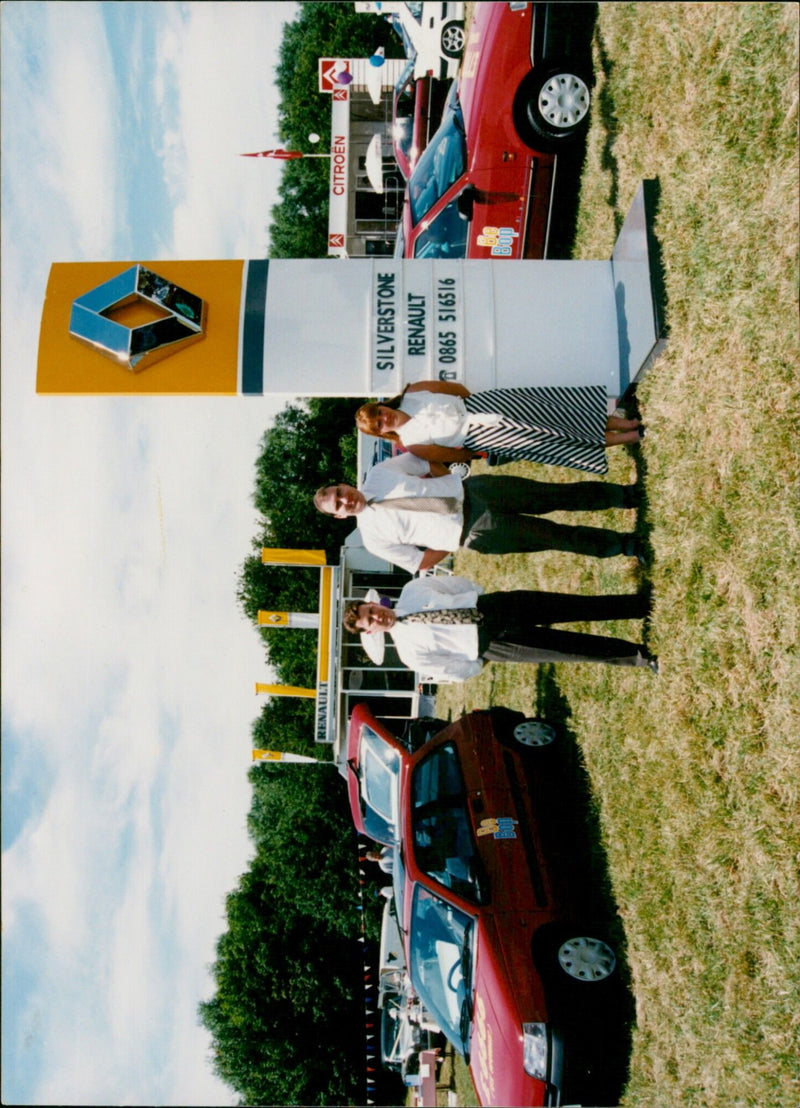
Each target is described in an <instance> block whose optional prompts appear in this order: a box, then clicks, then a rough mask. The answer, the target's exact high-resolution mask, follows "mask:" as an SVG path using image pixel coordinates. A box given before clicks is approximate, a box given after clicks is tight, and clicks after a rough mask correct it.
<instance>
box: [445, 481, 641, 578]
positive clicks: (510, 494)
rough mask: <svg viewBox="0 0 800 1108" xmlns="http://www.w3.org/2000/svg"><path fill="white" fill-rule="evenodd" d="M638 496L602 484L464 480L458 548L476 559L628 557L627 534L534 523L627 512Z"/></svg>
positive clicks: (630, 540) (630, 541)
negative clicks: (562, 554)
mask: <svg viewBox="0 0 800 1108" xmlns="http://www.w3.org/2000/svg"><path fill="white" fill-rule="evenodd" d="M637 503H638V490H636V489H634V488H631V487H626V486H625V485H614V484H611V483H609V482H606V481H573V482H569V483H565V484H562V483H551V482H545V481H531V480H528V479H527V478H525V477H494V476H491V477H488V476H483V477H468V478H467V479H466V480H465V481H464V529H463V531H462V533H461V546H463V547H466V548H467V549H469V550H476V551H478V552H479V553H481V554H514V553H517V554H519V553H526V552H533V551H537V550H566V551H570V552H572V553H575V554H591V555H593V556H594V557H596V558H613V557H614V556H615V555H617V554H627V555H631V556H632V555H633V554H634V553H635V551H636V539H635V536H634V535H633V534H624V533H621V532H619V531H610V530H607V529H606V528H604V527H584V526H572V525H569V524H563V523H554V522H553V521H552V520H549V519H539V518H538V516H539V514H542V513H546V512H557V511H572V512H588V511H598V510H602V509H605V508H633V507H635V506H636V504H637Z"/></svg>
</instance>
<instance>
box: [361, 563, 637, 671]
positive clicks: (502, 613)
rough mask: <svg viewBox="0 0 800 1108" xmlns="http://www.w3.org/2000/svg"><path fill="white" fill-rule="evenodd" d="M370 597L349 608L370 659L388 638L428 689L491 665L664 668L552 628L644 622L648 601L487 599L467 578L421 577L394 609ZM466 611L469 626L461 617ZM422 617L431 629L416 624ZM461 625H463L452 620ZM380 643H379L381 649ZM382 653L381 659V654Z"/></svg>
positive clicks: (559, 596) (553, 596)
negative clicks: (595, 622)
mask: <svg viewBox="0 0 800 1108" xmlns="http://www.w3.org/2000/svg"><path fill="white" fill-rule="evenodd" d="M377 595H378V594H377V593H375V592H374V591H371V592H370V594H368V598H367V599H366V600H364V601H350V602H349V603H348V604H347V605H346V607H345V611H344V619H343V622H344V627H345V630H347V631H350V632H360V633H361V635H362V640H363V637H364V636H365V635H366V636H369V639H370V640H371V641H370V643H369V646H370V651H369V652H370V655H371V657H372V658H373V659H374V660H377V658H379V657H380V656H381V655H382V647H381V645H380V643H381V640H382V636H383V635H384V634H385V633H386V632H389V634H390V635H391V636H392V639H393V640H394V644H395V646H396V647H397V653H398V654H399V655H400V660H401V661H402V662H403V664H404V665H407V666H408V668H409V669H413V670H415V671H416V672H417V673H419V675H420V678H421V680H423V681H435V682H437V683H449V682H453V681H466V680H467V679H468V678H469V677H474V676H475V674H477V673H480V671H481V669H482V668H483V666H484V663H485V662H487V661H498V662H605V663H606V664H607V665H616V666H646V667H648V668H649V669H651V670H653V671H654V672H656V673H657V672H658V663H657V662H656V659H655V658H653V657H651V655H650V654H649V653H648V652H647V650H646V649H645V647H643V646H641V645H639V644H638V643H633V642H627V641H626V640H625V639H615V638H608V637H605V636H602V635H589V634H584V633H582V632H576V631H554V630H552V629H551V628H550V627H549V626H548V625H549V624H551V623H569V622H573V621H576V620H580V621H583V620H587V621H588V620H595V619H641V618H643V617H644V616H645V615H646V614H647V612H648V608H649V604H648V601H647V598H646V597H645V596H643V595H641V594H638V595H637V594H634V595H618V596H572V595H570V594H568V593H551V592H537V591H533V590H528V589H515V590H512V591H510V592H496V593H484V592H483V589H482V588H481V586H480V585H476V584H475V583H474V582H472V581H469V580H468V579H467V578H466V577H454V576H442V577H432V576H427V577H417V578H414V579H413V580H412V581H409V582H408V584H407V585H405V586H404V588H403V590H402V592H401V593H400V596H399V597H398V599H397V604H396V606H395V608H394V609H392V608H387V607H385V606H384V605H383V604H381V603H380V602H379V600H377V599H370V597H377ZM459 610H460V611H461V613H462V614H463V616H464V619H465V621H464V622H461V619H460V617H454V616H453V615H452V613H453V612H454V611H459ZM418 613H421V614H422V616H421V618H422V619H423V620H424V622H416V619H417V618H420V617H419V616H418ZM452 618H456V619H459V622H456V623H451V622H447V621H448V620H450V619H452ZM373 636H380V638H379V639H378V643H377V644H376V643H375V640H373V638H372V637H373ZM376 645H377V652H376Z"/></svg>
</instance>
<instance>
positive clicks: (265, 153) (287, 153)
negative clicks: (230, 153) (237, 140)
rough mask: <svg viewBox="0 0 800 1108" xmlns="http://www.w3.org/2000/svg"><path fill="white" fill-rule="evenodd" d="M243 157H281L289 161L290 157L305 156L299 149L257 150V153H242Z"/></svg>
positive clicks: (282, 159)
mask: <svg viewBox="0 0 800 1108" xmlns="http://www.w3.org/2000/svg"><path fill="white" fill-rule="evenodd" d="M242 157H243V158H280V159H281V161H285V162H286V161H289V159H290V158H303V157H305V155H304V154H301V153H300V151H299V150H281V149H280V148H279V149H277V150H257V151H256V152H255V154H242Z"/></svg>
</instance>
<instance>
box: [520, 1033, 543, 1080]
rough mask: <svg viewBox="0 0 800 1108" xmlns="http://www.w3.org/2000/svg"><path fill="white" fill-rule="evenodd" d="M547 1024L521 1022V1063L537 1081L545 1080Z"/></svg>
mask: <svg viewBox="0 0 800 1108" xmlns="http://www.w3.org/2000/svg"><path fill="white" fill-rule="evenodd" d="M548 1054H549V1051H548V1046H547V1024H545V1023H523V1025H522V1064H523V1065H524V1067H525V1072H526V1073H527V1074H529V1075H530V1076H531V1077H535V1078H537V1080H539V1081H546V1080H547V1061H548Z"/></svg>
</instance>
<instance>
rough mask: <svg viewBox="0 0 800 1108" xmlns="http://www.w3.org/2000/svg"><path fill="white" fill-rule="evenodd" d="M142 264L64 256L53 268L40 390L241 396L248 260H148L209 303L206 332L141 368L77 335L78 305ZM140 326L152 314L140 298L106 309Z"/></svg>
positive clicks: (154, 268) (45, 313)
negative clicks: (244, 286)
mask: <svg viewBox="0 0 800 1108" xmlns="http://www.w3.org/2000/svg"><path fill="white" fill-rule="evenodd" d="M135 264H136V263H134V262H70V263H62V262H57V263H56V264H54V265H53V266H51V269H50V278H49V280H48V283H47V294H46V297H45V302H44V307H43V309H42V326H41V331H40V335H39V362H38V366H37V375H36V391H37V392H40V393H85V394H98V393H99V394H114V393H131V394H140V395H151V394H161V395H169V394H181V393H188V394H195V395H206V394H226V395H236V392H237V379H238V360H239V316H240V310H241V301H242V278H243V273H244V262H243V261H197V262H192V261H190V262H172V261H159V262H142V263H141V264H142V265H143V266H145V267H147V269H151V270H152V271H153V272H154V273H155V274H157V275H159V276H160V277H163V278H164V279H165V281H167V282H171V283H173V284H174V285H176V286H179V288H180V289H188V290H190V291H191V293H193V294H194V296H196V297H198V298H200V299H201V300H202V301H203V302H204V304H205V305H206V312H207V315H206V318H205V323H204V328H203V336H202V338H197V339H196V340H195V341H193V342H191V343H188V344H187V345H185V346H184V347H181V346H180V345H178V346H177V347H176V349H175V350H174V352H171V353H169V354H168V355H166V356H163V357H162V358H161V359H160V360H158V361H156V362H155V364H147V365H146V367H145V368H143V369H141V370H140V371H139V372H132V371H131V370H130V369H128V368H126V367H125V366H124V365H120V364H117V363H115V362H114V361H112V360H111V359H109V358H107V357H104V356H103V354H101V353H99V352H98V351H97V350H96V349H93V348H92V347H91V346H89V345H86V343H85V342H81V341H79V340H78V339H77V338H75V337H73V336H72V335H71V334H70V320H71V317H72V309H73V304H74V303H75V301H76V300H78V299H79V298H82V297H86V294H87V293H90V292H92V291H93V290H95V289H97V288H98V287H99V286H101V285H103V284H104V283H105V282H109V281H111V280H112V279H113V278H115V277H117V276H118V275H119V274H121V273H123V272H124V271H125V270H129V269H130V268H131V266H133V265H135ZM99 314H101V315H102V316H103V317H104V318H112V316H113V318H114V320H115V321H117V322H123V323H125V324H126V325H127V326H135V325H136V323H137V322H138V321H139V320H140V319H142V318H145V317H144V316H143V315H142V309H141V307H140V306H139V305H137V304H136V302H134V303H133V304H132V305H129V306H128V307H127V308H122V309H120V310H119V311H117V312H114V313H112V312H107V311H103V312H101V313H99Z"/></svg>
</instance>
